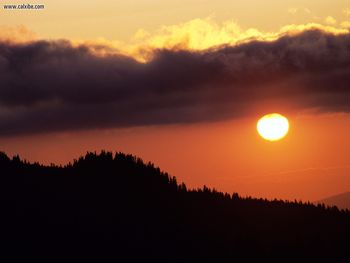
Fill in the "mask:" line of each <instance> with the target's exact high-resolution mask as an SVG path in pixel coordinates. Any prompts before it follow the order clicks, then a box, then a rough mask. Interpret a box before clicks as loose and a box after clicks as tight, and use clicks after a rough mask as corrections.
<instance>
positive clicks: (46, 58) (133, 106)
mask: <svg viewBox="0 0 350 263" xmlns="http://www.w3.org/2000/svg"><path fill="white" fill-rule="evenodd" d="M99 49H101V50H104V51H105V52H103V55H101V54H97V53H96V50H99ZM106 50H107V51H106ZM0 83H1V86H0V135H1V136H5V135H18V134H30V133H45V132H54V131H64V130H79V129H96V128H97V129H98V128H118V127H128V126H141V125H158V124H170V123H192V122H203V121H216V120H224V119H231V118H237V117H242V116H244V115H246V114H248V113H249V112H251V111H252V110H253V109H255V108H256V107H259V105H265V106H266V105H269V106H271V105H279V106H281V107H285V106H286V105H288V107H289V108H290V109H292V110H294V111H300V110H308V109H317V110H319V111H321V112H340V111H341V112H349V111H350V84H349V83H350V34H349V33H347V34H346V33H343V34H333V33H331V32H326V31H322V30H315V29H314V30H312V29H308V30H305V31H302V32H298V33H296V34H291V35H284V36H282V37H280V38H278V39H276V40H273V41H250V42H247V43H243V44H240V45H235V46H220V47H216V48H214V49H206V50H200V51H193V50H192V51H191V50H183V49H157V50H154V51H153V55H152V59H151V60H149V61H148V62H146V63H141V62H139V61H137V60H135V59H134V58H133V57H130V56H126V55H120V54H119V55H118V54H116V53H115V52H108V48H107V47H103V46H99V47H97V46H89V45H79V46H76V45H72V44H71V43H70V42H69V41H44V40H40V41H32V42H26V43H17V42H9V41H0ZM269 110H271V109H269ZM276 110H278V109H276Z"/></svg>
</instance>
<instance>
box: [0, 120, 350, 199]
mask: <svg viewBox="0 0 350 263" xmlns="http://www.w3.org/2000/svg"><path fill="white" fill-rule="evenodd" d="M256 120H257V118H255V117H254V118H246V119H240V120H236V121H232V122H218V123H211V124H196V125H185V126H183V125H172V126H160V127H157V126H154V127H149V128H130V129H121V130H109V131H90V132H74V133H64V134H55V135H54V134H52V135H44V136H29V137H21V138H11V139H9V138H1V139H0V145H1V148H2V150H4V151H6V152H7V153H9V154H15V153H19V154H20V155H21V156H23V157H24V158H27V159H28V160H31V161H40V162H42V161H44V162H45V163H50V162H54V163H66V162H68V161H71V160H72V159H73V158H76V157H78V156H79V155H80V154H83V153H85V152H86V151H87V150H91V151H93V150H99V149H108V150H112V151H115V150H118V151H124V152H127V153H133V154H136V155H138V156H140V157H142V158H143V159H144V160H146V161H152V162H154V163H155V164H156V165H158V166H160V167H161V168H162V169H163V170H165V171H168V172H169V173H171V174H172V175H175V176H177V178H178V179H179V180H180V181H184V182H186V183H187V184H188V185H189V186H191V187H200V186H202V185H204V184H206V185H208V186H213V187H216V188H218V189H219V190H223V191H227V192H233V191H237V192H239V193H241V194H242V195H252V196H259V197H268V198H274V197H277V198H283V199H303V200H311V201H313V200H318V199H321V198H323V197H325V196H329V195H333V194H336V193H341V192H345V191H348V190H349V189H350V178H349V173H350V165H349V164H350V163H349V156H350V140H349V138H348V136H349V134H350V115H349V114H347V115H346V114H332V115H318V116H313V115H300V116H289V120H290V125H291V127H290V132H289V134H288V135H287V137H286V138H285V139H283V140H281V141H279V142H267V141H264V140H263V139H261V138H260V137H259V136H258V134H257V132H256V129H255V125H256Z"/></svg>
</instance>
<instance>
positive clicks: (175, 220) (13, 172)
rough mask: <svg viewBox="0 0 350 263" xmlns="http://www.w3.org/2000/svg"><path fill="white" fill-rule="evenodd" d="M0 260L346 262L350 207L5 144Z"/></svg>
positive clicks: (125, 158) (111, 159)
mask: <svg viewBox="0 0 350 263" xmlns="http://www.w3.org/2000/svg"><path fill="white" fill-rule="evenodd" d="M0 243H1V247H0V250H1V253H0V261H1V262H38V261H43V262H86V261H89V262H91V261H92V262H162V263H164V262H215V263H216V262H345V261H346V260H344V259H348V248H349V245H350V213H348V212H345V211H339V210H338V209H337V208H335V207H333V208H326V207H325V206H324V205H313V204H310V203H307V204H303V203H300V202H285V201H280V200H274V201H267V200H263V199H254V198H241V197H240V196H239V195H238V194H236V193H233V194H227V193H221V192H218V191H215V190H213V189H209V188H208V187H203V188H202V189H195V190H189V189H187V188H186V185H185V184H178V183H177V181H176V178H175V177H172V176H169V175H168V174H167V173H165V172H162V171H161V170H160V169H159V168H157V167H155V166H154V165H153V164H152V163H144V162H143V161H142V160H141V159H139V158H136V157H135V156H132V155H125V154H122V153H117V154H112V153H110V152H101V153H100V154H95V153H87V154H86V155H85V156H84V157H81V158H79V159H78V160H75V161H74V162H73V163H72V164H68V165H66V166H64V167H59V166H54V165H52V166H43V165H40V164H38V163H28V162H25V161H23V160H21V159H20V158H19V157H18V156H15V157H13V158H9V157H8V156H7V155H6V154H4V153H0Z"/></svg>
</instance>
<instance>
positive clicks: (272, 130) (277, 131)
mask: <svg viewBox="0 0 350 263" xmlns="http://www.w3.org/2000/svg"><path fill="white" fill-rule="evenodd" d="M257 130H258V133H259V134H260V136H261V137H262V138H264V139H265V140H268V141H278V140H280V139H282V138H283V137H284V136H286V134H287V133H288V130H289V122H288V119H287V118H286V117H284V116H283V115H281V114H278V113H270V114H267V115H265V116H263V117H262V118H261V119H260V120H259V121H258V123H257Z"/></svg>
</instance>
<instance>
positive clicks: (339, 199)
mask: <svg viewBox="0 0 350 263" xmlns="http://www.w3.org/2000/svg"><path fill="white" fill-rule="evenodd" d="M317 203H323V204H325V205H328V206H337V207H339V208H341V209H350V192H347V193H342V194H338V195H333V196H330V197H327V198H325V199H322V200H320V201H318V202H317Z"/></svg>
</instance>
